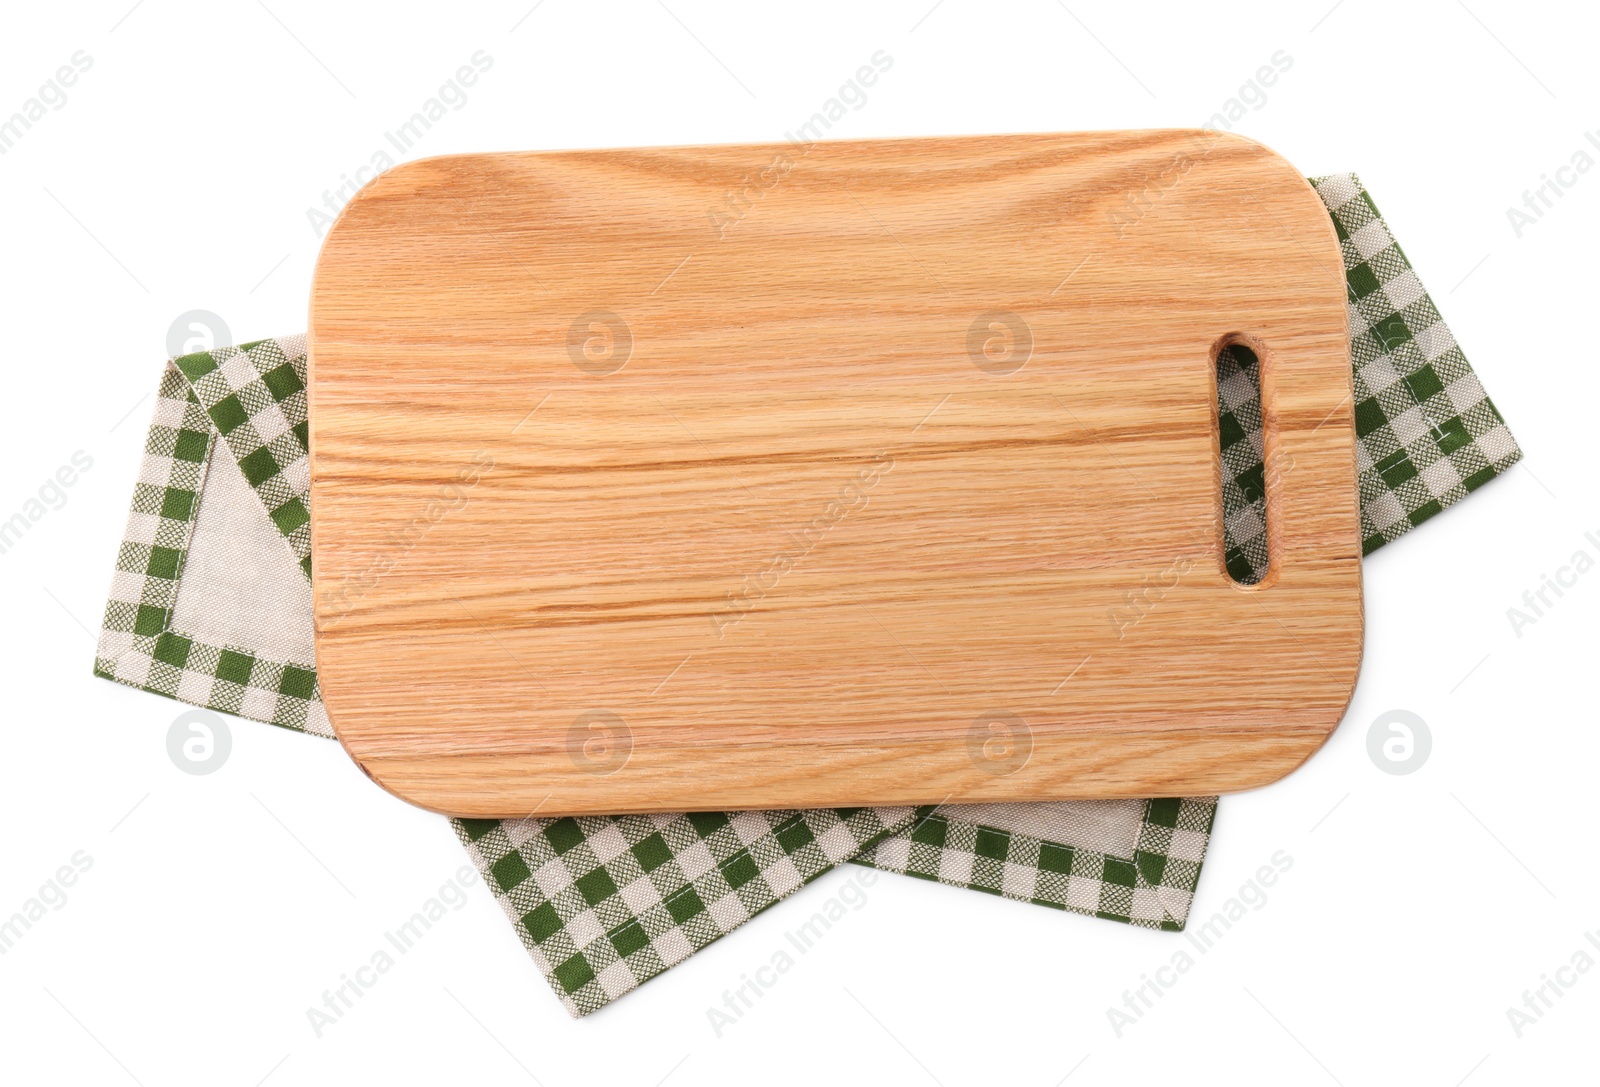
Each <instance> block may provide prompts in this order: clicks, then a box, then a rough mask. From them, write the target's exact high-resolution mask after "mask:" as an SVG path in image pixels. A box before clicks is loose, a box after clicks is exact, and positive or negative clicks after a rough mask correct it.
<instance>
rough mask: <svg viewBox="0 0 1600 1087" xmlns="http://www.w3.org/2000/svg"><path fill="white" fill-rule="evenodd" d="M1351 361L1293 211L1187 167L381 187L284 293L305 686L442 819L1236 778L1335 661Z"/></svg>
mask: <svg viewBox="0 0 1600 1087" xmlns="http://www.w3.org/2000/svg"><path fill="white" fill-rule="evenodd" d="M1347 336H1348V334H1347V330H1346V315H1345V286H1344V276H1343V270H1342V266H1341V261H1340V253H1339V247H1338V241H1337V239H1336V238H1335V235H1334V231H1333V227H1332V225H1331V224H1330V221H1329V218H1328V216H1327V214H1326V212H1325V211H1324V209H1323V207H1322V205H1321V203H1320V202H1319V201H1318V199H1317V197H1316V195H1315V194H1314V192H1313V191H1312V189H1311V187H1310V186H1309V185H1308V184H1307V183H1306V182H1305V181H1304V180H1303V179H1302V178H1301V177H1300V175H1299V174H1298V173H1297V172H1296V171H1295V170H1294V169H1293V167H1291V166H1290V165H1289V164H1288V163H1286V162H1285V161H1284V160H1282V159H1281V158H1279V157H1278V156H1277V155H1275V154H1274V153H1272V152H1271V151H1269V150H1267V149H1266V148H1263V147H1261V146H1260V145H1258V144H1255V143H1252V142H1250V141H1246V140H1243V139H1239V138H1235V137H1228V136H1221V135H1218V134H1216V133H1210V132H1199V131H1187V130H1182V131H1180V130H1174V131H1160V132H1113V133H1087V134H1067V135H1031V136H1007V137H976V138H950V139H915V140H875V141H865V142H854V143H817V144H813V145H810V146H809V147H807V146H801V145H790V144H780V145H763V146H725V147H687V148H660V149H645V150H619V151H574V152H560V153H529V154H484V155H466V156H455V157H447V158H439V159H430V160H425V161H421V162H414V163H409V164H406V165H403V166H401V167H399V168H397V169H395V170H392V171H390V172H389V173H387V174H385V175H383V176H382V177H380V178H378V179H377V180H375V181H373V182H372V183H371V184H369V185H368V186H367V187H366V188H364V189H363V190H362V191H361V192H360V193H359V194H358V195H357V196H356V197H355V199H354V200H353V201H352V202H351V204H350V205H349V207H348V208H347V209H346V210H345V212H344V213H343V215H342V216H341V217H340V219H339V221H338V222H337V223H336V225H335V226H334V227H333V229H332V231H331V232H330V234H329V236H328V238H327V241H326V242H325V244H324V247H323V250H322V254H321V257H320V259H319V261H318V264H317V269H316V276H315V283H314V288H313V296H312V307H311V340H310V373H311V377H310V405H311V408H310V410H311V472H312V506H313V521H312V539H313V545H312V546H313V569H314V575H315V601H316V627H317V661H318V674H319V677H320V682H321V691H322V696H323V698H324V700H325V702H326V704H327V708H328V711H329V714H330V718H331V720H332V722H333V725H334V727H335V729H336V731H337V732H338V735H339V737H340V739H341V740H342V741H343V742H344V744H345V746H346V747H347V749H348V750H349V751H350V753H351V754H352V755H353V756H354V757H355V758H356V760H357V761H358V762H359V763H360V764H361V765H362V766H363V767H364V768H365V769H366V771H367V772H368V773H369V774H370V775H371V776H372V777H374V778H375V779H376V780H377V781H378V782H380V783H381V784H382V785H383V786H385V787H386V788H388V789H390V790H391V791H393V792H395V793H396V794H398V795H399V796H401V797H404V798H406V799H408V800H411V801H413V802H415V803H418V804H421V805H423V806H426V807H429V808H433V809H435V810H439V811H445V812H448V813H450V814H455V815H478V816H501V817H505V816H523V815H527V814H530V813H532V812H535V811H537V812H538V813H540V814H542V815H557V814H581V813H603V812H629V811H652V810H684V809H688V810H700V809H724V808H749V807H813V806H823V805H832V806H838V805H857V804H896V803H908V802H912V803H935V802H943V801H950V802H959V801H966V802H980V801H1003V800H1038V799H1067V798H1077V797H1143V796H1164V795H1194V794H1201V793H1209V792H1216V791H1229V790H1238V789H1243V788H1249V787H1253V786H1256V785H1260V784H1264V783H1266V782H1269V781H1272V780H1274V779H1276V778H1278V777H1281V776H1282V775H1283V774H1285V773H1287V772H1288V771H1289V770H1291V769H1292V768H1293V767H1295V766H1296V765H1298V764H1299V763H1300V762H1301V761H1303V760H1304V759H1305V758H1306V757H1308V756H1309V755H1310V754H1311V752H1313V751H1314V750H1315V749H1316V748H1317V747H1318V746H1320V744H1321V743H1322V742H1323V740H1324V739H1325V738H1326V736H1327V734H1328V733H1329V732H1330V730H1331V729H1332V728H1333V727H1334V726H1335V724H1336V723H1337V722H1338V720H1339V718H1340V716H1341V715H1342V714H1343V712H1344V708H1345V706H1346V704H1347V702H1348V700H1349V697H1350V694H1351V691H1352V688H1353V685H1354V681H1355V676H1356V671H1357V668H1358V665H1359V660H1360V651H1361V632H1362V626H1361V623H1362V620H1361V596H1360V594H1361V583H1360V539H1359V535H1360V533H1359V519H1358V511H1357V503H1356V490H1355V454H1354V433H1353V425H1352V408H1351V401H1350V361H1349V345H1348V338H1347ZM1230 341H1242V342H1245V343H1248V344H1250V345H1251V346H1252V347H1253V348H1254V349H1255V350H1256V351H1257V352H1258V354H1259V355H1260V357H1261V360H1262V365H1261V372H1262V378H1261V384H1262V392H1263V417H1264V440H1265V446H1266V449H1265V460H1266V465H1267V472H1266V476H1265V485H1266V493H1267V525H1268V536H1269V550H1270V555H1271V570H1270V572H1269V574H1268V576H1267V577H1266V579H1265V580H1264V581H1263V582H1262V583H1260V584H1259V585H1255V586H1240V585H1238V584H1236V583H1235V582H1234V581H1232V580H1231V579H1230V577H1229V575H1228V574H1227V572H1226V569H1225V567H1224V563H1223V548H1222V529H1221V524H1220V520H1219V518H1220V503H1221V498H1220V493H1221V492H1220V487H1221V484H1220V475H1219V471H1220V470H1219V457H1218V444H1217V443H1218V437H1217V434H1218V425H1219V424H1218V416H1217V410H1216V407H1215V404H1216V387H1215V369H1214V366H1215V356H1216V352H1217V350H1218V349H1219V347H1220V346H1221V345H1223V344H1225V343H1227V342H1230Z"/></svg>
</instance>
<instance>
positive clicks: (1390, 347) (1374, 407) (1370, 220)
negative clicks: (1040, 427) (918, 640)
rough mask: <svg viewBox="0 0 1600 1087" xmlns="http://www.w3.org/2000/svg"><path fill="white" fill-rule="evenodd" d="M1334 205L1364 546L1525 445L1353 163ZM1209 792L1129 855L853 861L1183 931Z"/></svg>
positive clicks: (1231, 497) (1228, 502)
mask: <svg viewBox="0 0 1600 1087" xmlns="http://www.w3.org/2000/svg"><path fill="white" fill-rule="evenodd" d="M1311 184H1312V186H1313V187H1314V188H1315V189H1316V191H1317V195H1319V196H1320V197H1321V198H1322V201H1323V203H1324V204H1325V205H1327V208H1328V212H1329V214H1330V215H1332V217H1333V221H1334V227H1335V230H1336V232H1337V233H1338V235H1339V241H1340V247H1341V249H1342V250H1343V256H1344V266H1345V278H1346V281H1347V283H1348V286H1349V292H1348V300H1349V310H1350V341H1351V342H1350V354H1351V366H1352V370H1353V385H1354V396H1355V417H1356V435H1357V443H1356V445H1357V453H1356V457H1357V468H1358V472H1359V484H1360V495H1361V524H1362V536H1363V545H1362V547H1363V553H1364V554H1370V553H1371V552H1372V551H1374V550H1375V549H1377V548H1379V547H1381V546H1383V545H1384V544H1385V543H1388V542H1389V541H1390V540H1393V539H1396V538H1398V537H1399V536H1401V535H1403V534H1405V533H1406V532H1409V531H1410V530H1411V529H1413V528H1415V527H1416V526H1417V525H1420V524H1421V523H1422V522H1424V521H1426V520H1427V519H1428V518H1430V517H1432V516H1433V515H1434V514H1436V513H1438V512H1440V511H1441V510H1443V509H1444V508H1446V507H1447V506H1450V505H1453V504H1455V503H1456V502H1459V501H1460V500H1461V499H1463V498H1465V497H1466V496H1467V495H1468V494H1469V493H1470V492H1472V491H1473V490H1476V489H1477V488H1478V487H1480V486H1482V485H1483V484H1484V483H1486V482H1488V481H1489V480H1491V479H1493V478H1494V477H1495V476H1497V475H1499V474H1500V473H1502V472H1504V471H1505V470H1506V469H1508V468H1510V467H1511V466H1512V465H1513V464H1515V463H1516V462H1517V461H1518V460H1519V459H1521V457H1522V452H1521V450H1519V449H1518V448H1517V443H1516V441H1515V439H1513V438H1512V437H1511V432H1510V431H1509V430H1507V429H1506V426H1505V422H1504V420H1502V419H1501V418H1500V413H1499V412H1498V411H1496V410H1495V407H1494V404H1493V403H1491V402H1490V400H1489V397H1488V396H1487V395H1486V394H1485V393H1484V391H1483V386H1482V385H1480V384H1479V383H1478V378H1477V376H1476V375H1475V374H1474V373H1473V372H1472V368H1471V367H1470V366H1468V365H1467V360H1466V356H1464V355H1463V354H1462V353H1461V348H1460V347H1459V346H1457V344H1456V341H1455V337H1454V336H1452V335H1451V333H1450V330H1449V328H1447V327H1446V326H1445V323H1444V321H1443V320H1442V319H1441V318H1440V317H1439V311H1438V310H1437V309H1436V308H1435V307H1434V305H1433V301H1432V299H1430V298H1429V297H1428V295H1427V292H1426V291H1424V290H1423V289H1422V284H1421V283H1420V282H1419V281H1418V279H1417V276H1416V273H1415V272H1414V271H1413V270H1412V268H1411V265H1410V263H1409V262H1408V261H1407V260H1406V258H1405V255H1404V254H1403V253H1401V251H1400V247H1399V246H1398V245H1396V244H1395V241H1394V237H1393V235H1391V234H1390V233H1389V228H1388V227H1387V226H1386V225H1385V224H1384V222H1383V220H1382V219H1381V218H1380V217H1379V216H1378V210H1377V206H1376V205H1375V204H1373V202H1372V198H1371V197H1370V196H1368V195H1367V192H1366V190H1365V189H1364V188H1362V186H1361V182H1360V180H1359V179H1358V178H1357V177H1356V175H1355V174H1336V175H1333V176H1330V177H1322V178H1313V179H1312V182H1311ZM1217 416H1218V432H1219V441H1220V444H1221V446H1222V465H1223V473H1222V475H1223V481H1222V482H1223V492H1222V502H1223V515H1224V516H1223V540H1224V549H1225V557H1226V561H1227V566H1228V571H1229V573H1231V574H1232V575H1233V577H1234V578H1235V579H1236V580H1238V581H1241V582H1244V583H1246V584H1250V583H1254V582H1257V581H1260V580H1261V579H1262V578H1263V577H1265V576H1266V573H1267V537H1266V507H1265V489H1266V475H1265V470H1264V466H1263V464H1262V446H1261V385H1260V379H1259V375H1258V371H1257V360H1256V358H1255V356H1254V355H1253V354H1252V353H1251V352H1250V351H1249V350H1248V349H1246V348H1242V347H1239V348H1229V349H1227V350H1225V351H1223V352H1222V354H1221V356H1220V357H1219V358H1218V360H1217ZM1216 806H1217V798H1216V797H1194V798H1189V799H1183V800H1152V801H1150V802H1149V803H1148V805H1147V806H1146V810H1145V815H1144V819H1143V822H1142V825H1141V826H1140V829H1139V836H1138V845H1137V847H1136V848H1135V851H1134V855H1133V856H1131V857H1114V856H1110V855H1107V854H1104V853H1095V852H1085V851H1082V850H1073V849H1070V848H1067V847H1066V846H1063V845H1060V844H1058V843H1052V842H1046V841H1042V840H1040V839H1038V838H1033V837H1030V836H1028V835H1025V834H1014V833H1011V832H1008V831H1005V830H1000V829H997V828H993V827H982V826H976V825H973V824H971V823H965V824H963V823H958V822H954V821H951V822H949V823H948V825H943V824H942V822H941V817H940V816H937V815H936V816H934V817H933V818H931V819H928V820H926V821H924V822H923V823H922V824H921V825H920V826H918V827H917V829H916V830H915V831H912V832H908V833H903V834H899V835H891V836H890V837H888V838H886V839H884V840H883V841H882V842H880V843H879V844H878V845H876V846H874V847H873V848H871V849H869V850H867V851H865V852H864V853H862V854H861V855H860V856H859V857H856V858H855V860H856V863H858V864H867V865H871V866H873V867H876V868H882V869H886V870H888V871H894V872H903V873H905V874H906V875H911V876H917V877H919V878H922V879H930V880H937V881H938V882H940V883H946V884H950V885H952V886H956V887H967V888H971V889H972V890H977V891H986V892H988V893H990V894H997V895H1003V896H1005V897H1007V898H1015V899H1020V900H1023V901H1028V902H1035V903H1038V904H1039V905H1043V906H1053V907H1055V908H1057V909H1064V910H1072V911H1074V912H1077V913H1086V914H1092V915H1094V916H1096V917H1105V918H1110V919H1113V920H1117V921H1126V922H1128V923H1129V924H1134V925H1142V926H1147V927H1155V928H1182V927H1183V924H1184V922H1185V920H1186V919H1187V918H1188V913H1189V901H1190V898H1191V896H1192V895H1193V892H1194V888H1195V885H1196V883H1197V881H1198V880H1199V878H1200V862H1201V860H1202V858H1204V856H1205V851H1206V844H1207V841H1208V840H1209V835H1210V833H1211V821H1212V817H1213V815H1214V814H1215V812H1216Z"/></svg>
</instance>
